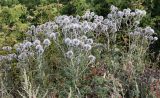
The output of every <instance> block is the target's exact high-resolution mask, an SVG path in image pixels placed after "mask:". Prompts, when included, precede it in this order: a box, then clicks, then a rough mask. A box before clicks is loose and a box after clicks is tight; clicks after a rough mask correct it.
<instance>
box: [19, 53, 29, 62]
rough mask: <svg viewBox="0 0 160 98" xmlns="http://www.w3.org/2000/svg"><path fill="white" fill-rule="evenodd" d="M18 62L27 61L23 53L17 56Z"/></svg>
mask: <svg viewBox="0 0 160 98" xmlns="http://www.w3.org/2000/svg"><path fill="white" fill-rule="evenodd" d="M18 59H19V60H25V59H27V54H26V53H25V52H22V53H21V54H20V55H19V56H18Z"/></svg>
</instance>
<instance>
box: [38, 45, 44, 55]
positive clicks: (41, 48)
mask: <svg viewBox="0 0 160 98" xmlns="http://www.w3.org/2000/svg"><path fill="white" fill-rule="evenodd" d="M36 50H37V52H38V53H39V54H42V53H43V52H44V49H43V47H42V46H41V45H37V46H36Z"/></svg>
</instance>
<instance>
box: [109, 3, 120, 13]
mask: <svg viewBox="0 0 160 98" xmlns="http://www.w3.org/2000/svg"><path fill="white" fill-rule="evenodd" d="M110 10H111V11H113V12H114V11H117V10H118V8H117V7H115V6H114V5H111V8H110Z"/></svg>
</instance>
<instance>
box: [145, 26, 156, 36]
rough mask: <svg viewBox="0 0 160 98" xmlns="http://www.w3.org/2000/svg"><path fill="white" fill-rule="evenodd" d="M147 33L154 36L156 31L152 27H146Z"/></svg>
mask: <svg viewBox="0 0 160 98" xmlns="http://www.w3.org/2000/svg"><path fill="white" fill-rule="evenodd" d="M145 32H146V33H148V34H150V35H152V34H154V30H153V29H152V28H151V27H146V28H145Z"/></svg>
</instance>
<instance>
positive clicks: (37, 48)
mask: <svg viewBox="0 0 160 98" xmlns="http://www.w3.org/2000/svg"><path fill="white" fill-rule="evenodd" d="M35 48H36V50H40V49H43V47H42V46H41V45H37V46H36V47H35Z"/></svg>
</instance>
